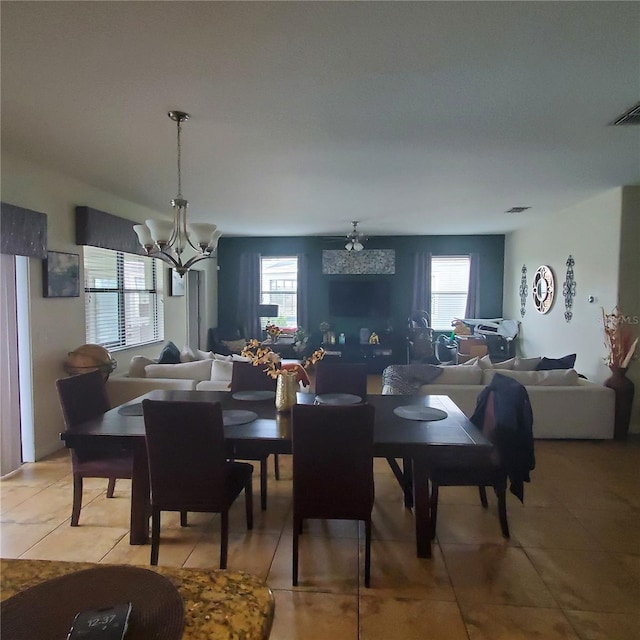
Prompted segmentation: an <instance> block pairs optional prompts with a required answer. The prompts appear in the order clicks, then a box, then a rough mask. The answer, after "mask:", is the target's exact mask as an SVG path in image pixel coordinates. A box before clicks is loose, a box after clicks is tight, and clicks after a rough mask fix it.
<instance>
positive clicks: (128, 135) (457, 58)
mask: <svg viewBox="0 0 640 640" xmlns="http://www.w3.org/2000/svg"><path fill="white" fill-rule="evenodd" d="M1 11H2V16H1V17H2V26H1V28H2V43H1V46H2V58H1V64H2V145H3V151H9V152H10V153H14V154H19V155H21V156H23V157H27V158H30V159H32V160H34V161H36V162H38V163H40V164H44V165H47V166H51V167H53V168H55V169H56V170H58V171H60V172H62V173H65V174H69V175H72V176H76V177H77V178H79V179H80V180H82V181H84V182H87V183H89V184H91V185H94V186H97V187H100V188H102V189H104V190H106V191H109V192H112V193H115V194H117V195H119V196H121V197H123V198H126V199H128V200H131V201H133V202H136V203H139V204H141V205H145V206H148V207H151V208H153V209H155V210H158V211H160V212H167V213H168V212H169V211H170V205H169V201H170V199H171V198H172V197H174V196H175V195H176V189H177V178H176V151H175V133H176V132H175V124H174V123H173V122H171V121H170V120H169V119H168V117H167V115H166V112H167V111H168V110H169V109H181V110H184V111H188V112H190V113H191V116H192V117H191V120H189V121H188V122H187V123H186V124H185V125H184V132H183V195H184V196H185V197H186V198H187V199H188V200H189V202H190V209H189V211H190V218H191V219H192V220H210V221H213V222H215V223H216V224H218V227H219V228H220V229H221V230H222V232H223V233H224V234H226V235H292V236H296V235H313V234H322V235H324V234H338V233H340V234H342V233H344V234H346V233H347V232H348V231H349V230H350V228H351V225H350V224H349V221H350V220H354V219H355V220H360V221H361V223H360V225H359V226H360V230H361V231H363V232H365V233H367V234H369V235H396V234H397V235H403V234H427V235H431V234H449V233H451V234H460V233H463V234H467V233H502V232H507V231H510V230H512V229H515V228H518V227H519V226H522V225H523V224H531V223H532V221H535V219H536V218H539V217H540V216H545V215H550V214H552V213H553V212H556V211H558V210H560V209H562V208H564V207H567V206H569V205H572V204H574V203H576V202H579V201H581V200H584V199H587V198H589V197H591V196H593V195H595V194H596V193H599V192H601V191H604V190H606V189H610V188H612V187H617V186H622V185H629V184H640V127H637V126H636V127H634V126H626V127H612V126H610V123H611V121H612V120H614V119H615V118H616V116H618V115H619V114H621V113H622V112H623V111H625V110H627V109H628V108H630V107H631V106H633V105H634V104H635V103H637V102H638V100H639V97H640V3H639V2H190V1H184V2H157V1H154V2H99V1H98V2H7V1H3V2H2V4H1ZM78 204H85V203H78ZM513 206H530V207H531V210H530V211H529V212H527V213H526V214H520V215H513V214H506V213H504V212H505V211H506V210H507V209H509V208H510V207H513ZM112 213H116V214H117V213H118V212H117V211H114V212H112Z"/></svg>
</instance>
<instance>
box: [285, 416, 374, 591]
mask: <svg viewBox="0 0 640 640" xmlns="http://www.w3.org/2000/svg"><path fill="white" fill-rule="evenodd" d="M291 411H292V423H291V425H292V426H291V428H292V451H293V585H294V586H296V585H297V584H298V537H299V535H300V534H301V533H302V527H303V522H304V520H305V519H309V518H322V519H325V518H330V519H342V520H363V521H364V524H365V565H364V583H365V586H366V587H369V585H370V582H371V511H372V509H373V497H374V484H373V425H374V409H373V407H372V406H371V405H368V404H356V405H346V406H330V405H329V406H327V405H300V404H297V405H294V406H293V407H292V410H291Z"/></svg>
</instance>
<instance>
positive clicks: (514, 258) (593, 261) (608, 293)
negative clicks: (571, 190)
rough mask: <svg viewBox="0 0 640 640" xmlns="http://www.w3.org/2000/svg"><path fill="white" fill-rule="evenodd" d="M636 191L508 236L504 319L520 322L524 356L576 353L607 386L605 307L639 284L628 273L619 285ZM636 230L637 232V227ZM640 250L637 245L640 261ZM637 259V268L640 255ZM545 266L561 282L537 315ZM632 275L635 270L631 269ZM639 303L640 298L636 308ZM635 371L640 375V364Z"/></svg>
mask: <svg viewBox="0 0 640 640" xmlns="http://www.w3.org/2000/svg"><path fill="white" fill-rule="evenodd" d="M634 190H640V188H638V187H625V188H624V189H623V188H617V189H612V190H610V191H607V192H604V193H602V194H600V195H599V196H597V197H595V198H592V199H590V200H588V201H585V202H582V203H580V204H577V205H575V206H573V207H570V208H568V209H565V210H563V211H559V212H557V213H556V214H554V215H549V216H546V217H543V218H540V219H535V218H533V216H534V215H535V213H534V212H532V213H531V216H532V220H531V224H530V225H528V226H527V227H526V228H525V229H522V230H519V231H517V232H513V233H511V234H509V235H508V236H507V238H506V242H505V283H504V285H505V286H504V292H505V293H504V315H505V317H507V318H517V319H519V320H520V322H521V331H520V336H519V340H518V349H519V353H520V354H521V355H523V356H528V357H531V356H538V355H544V356H548V357H553V358H556V357H560V356H563V355H566V354H569V353H577V359H576V365H575V367H576V369H577V371H578V372H579V373H582V374H584V375H585V376H587V377H588V378H589V379H591V380H594V381H596V382H603V381H604V380H605V379H606V378H607V377H608V376H609V375H610V371H609V369H608V368H607V366H606V365H605V364H604V359H603V358H604V356H605V353H606V349H605V347H604V340H603V331H602V311H601V308H604V309H605V310H606V311H611V310H612V309H613V308H614V307H615V306H616V305H617V304H618V302H619V283H620V282H621V281H622V282H625V281H627V282H628V281H630V279H633V280H634V282H635V283H636V286H637V278H638V273H637V271H636V273H635V275H634V276H631V275H630V274H627V276H626V279H625V278H623V279H622V280H621V278H620V263H621V258H620V255H621V254H620V249H621V230H622V213H623V193H624V194H625V196H626V197H628V198H629V206H631V204H632V203H633V202H635V203H636V205H637V195H636V194H635V191H634ZM631 194H633V196H632V195H631ZM636 213H637V212H636ZM635 229H636V231H637V229H638V226H637V225H636V227H635ZM637 247H638V242H637V241H636V242H635V243H634V251H635V253H636V254H637V253H638V249H637ZM569 255H572V256H573V259H574V260H575V266H574V278H575V281H576V284H577V286H576V297H575V299H574V304H573V319H572V320H571V322H566V321H565V318H564V311H565V305H564V297H563V295H562V284H563V282H564V281H565V275H566V269H567V267H566V264H565V263H566V260H567V258H568V256H569ZM629 260H631V258H629ZM634 260H635V267H636V269H637V266H638V258H637V256H636V257H635V259H634ZM523 264H524V265H526V266H527V270H528V272H527V281H528V285H529V295H528V298H527V303H526V313H525V315H524V317H521V316H520V298H519V294H518V287H519V284H520V277H521V268H522V265H523ZM540 265H548V266H550V267H551V268H552V270H553V272H554V275H555V279H556V298H555V302H554V304H553V307H552V308H551V310H550V311H549V313H547V314H544V315H543V314H540V313H538V312H537V311H536V309H535V307H534V305H533V300H532V281H533V276H534V274H535V270H536V269H537V268H538V267H539V266H540ZM625 268H626V269H629V268H630V266H627V267H625ZM589 295H592V296H594V297H595V298H596V301H595V302H594V303H589V302H588V301H587V298H588V296H589ZM637 299H638V298H637V297H636V302H637ZM626 313H632V312H631V311H626ZM635 366H636V368H638V367H640V364H636V365H635ZM639 395H640V390H639V392H638V393H637V394H636V399H635V403H634V406H635V413H634V415H635V416H637V415H638V411H637V407H638V396H639ZM631 428H632V430H634V431H640V424H638V422H637V418H636V419H635V420H632V427H631Z"/></svg>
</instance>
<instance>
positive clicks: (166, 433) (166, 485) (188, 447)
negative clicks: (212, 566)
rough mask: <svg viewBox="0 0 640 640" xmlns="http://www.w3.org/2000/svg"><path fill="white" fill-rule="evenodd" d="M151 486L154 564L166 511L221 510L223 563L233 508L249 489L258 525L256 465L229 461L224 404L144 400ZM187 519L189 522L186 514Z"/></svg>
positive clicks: (247, 501)
mask: <svg viewBox="0 0 640 640" xmlns="http://www.w3.org/2000/svg"><path fill="white" fill-rule="evenodd" d="M142 410H143V414H144V425H145V434H146V446H147V459H148V464H149V483H150V486H151V564H152V565H156V564H158V553H159V546H160V513H161V512H162V511H179V512H180V513H181V514H182V513H185V512H189V511H192V512H206V513H220V519H221V536H220V537H221V543H220V568H221V569H224V568H226V565H227V548H228V539H229V508H230V507H231V505H232V504H233V502H234V500H235V499H236V498H237V497H238V496H239V495H240V493H241V492H242V491H243V490H244V492H245V507H246V518H247V528H248V529H251V528H252V527H253V494H252V488H251V476H252V472H253V467H252V466H251V465H250V464H246V463H242V462H228V461H227V455H226V448H225V441H224V423H223V416H222V409H221V407H220V403H219V402H216V403H211V402H188V401H186V402H181V401H157V400H143V401H142ZM181 524H183V525H184V524H186V521H185V519H184V518H182V517H181Z"/></svg>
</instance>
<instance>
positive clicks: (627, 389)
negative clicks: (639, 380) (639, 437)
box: [604, 367, 635, 440]
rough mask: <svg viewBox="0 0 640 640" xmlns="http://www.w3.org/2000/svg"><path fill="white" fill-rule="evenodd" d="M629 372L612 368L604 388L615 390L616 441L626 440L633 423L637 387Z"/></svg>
mask: <svg viewBox="0 0 640 640" xmlns="http://www.w3.org/2000/svg"><path fill="white" fill-rule="evenodd" d="M626 373H627V370H626V369H623V368H622V367H612V369H611V375H610V376H609V377H608V378H607V379H606V380H605V381H604V386H605V387H609V388H610V389H613V391H614V392H615V395H616V400H615V419H614V431H613V437H614V439H615V440H626V439H627V436H628V434H629V423H630V421H631V406H632V405H633V394H634V392H635V385H634V384H633V382H632V381H631V380H629V378H627V376H626Z"/></svg>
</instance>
